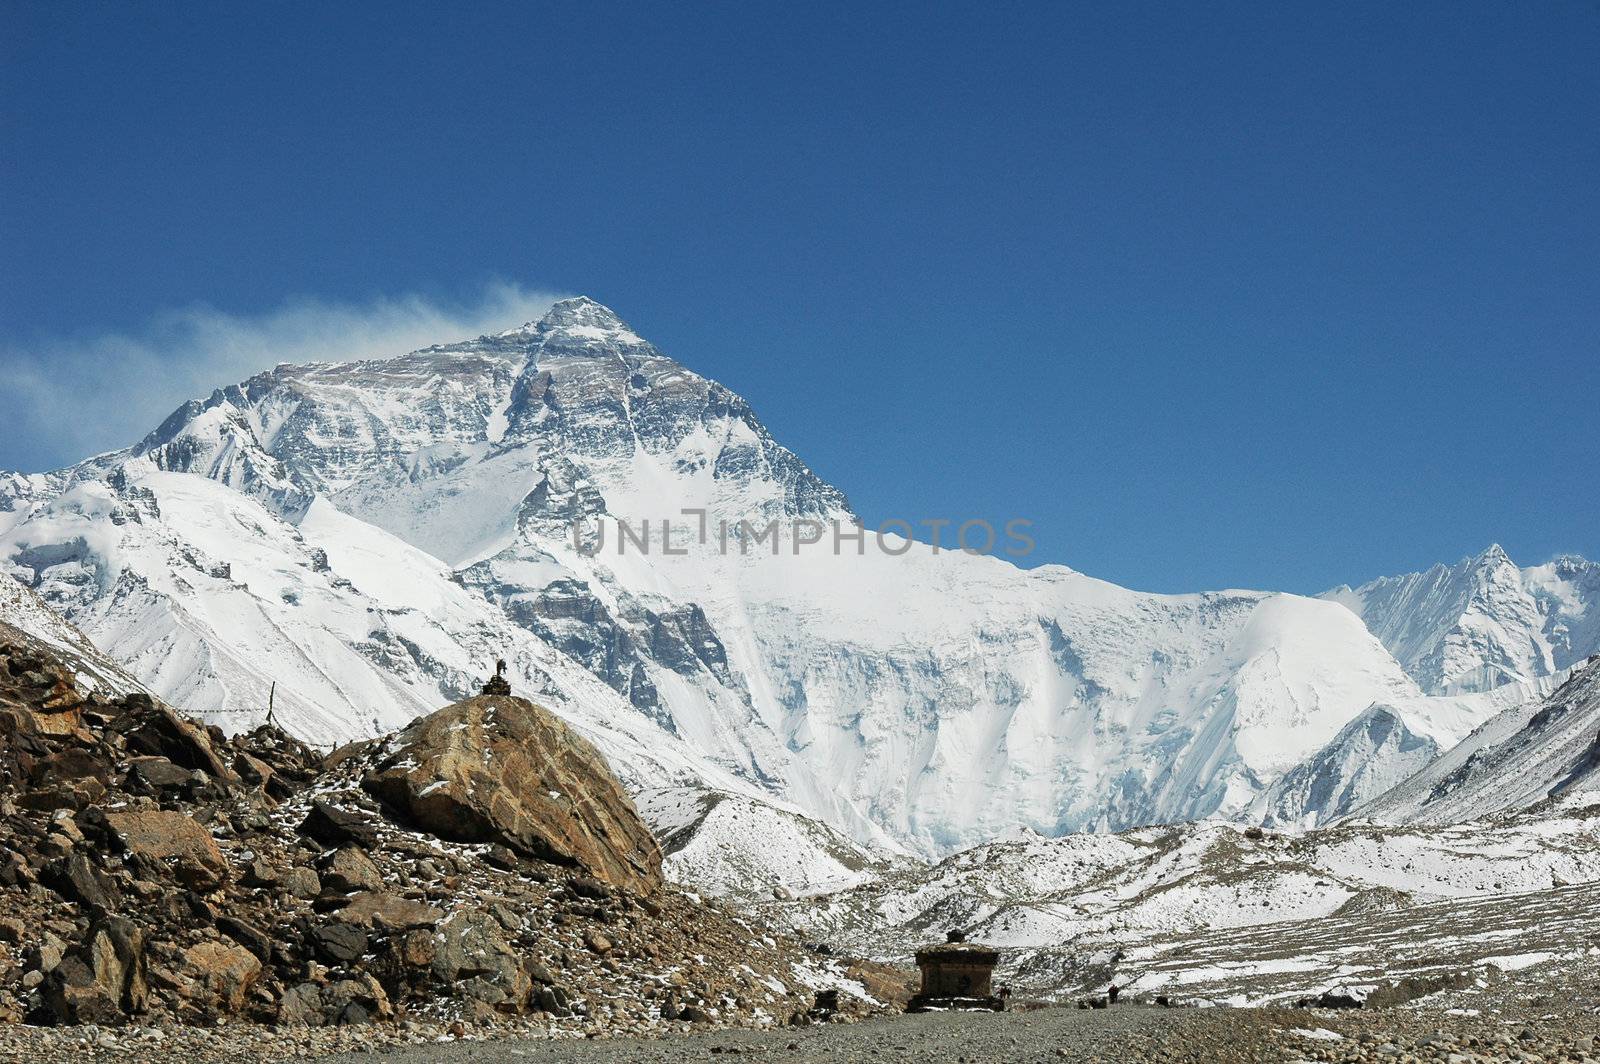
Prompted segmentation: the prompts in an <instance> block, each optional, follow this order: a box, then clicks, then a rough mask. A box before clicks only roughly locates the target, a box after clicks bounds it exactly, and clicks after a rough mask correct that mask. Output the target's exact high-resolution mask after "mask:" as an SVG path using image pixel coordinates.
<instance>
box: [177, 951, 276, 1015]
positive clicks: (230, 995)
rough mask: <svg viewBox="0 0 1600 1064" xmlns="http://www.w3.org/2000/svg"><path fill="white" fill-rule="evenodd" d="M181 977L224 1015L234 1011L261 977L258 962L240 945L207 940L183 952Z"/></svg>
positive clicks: (242, 1003)
mask: <svg viewBox="0 0 1600 1064" xmlns="http://www.w3.org/2000/svg"><path fill="white" fill-rule="evenodd" d="M183 967H184V974H186V975H187V976H189V978H191V979H193V980H194V982H195V983H196V984H198V985H199V986H202V987H204V988H205V990H206V991H207V993H208V994H209V995H210V997H211V998H212V999H213V1000H214V1001H215V1003H216V1004H217V1005H219V1006H220V1007H221V1008H222V1009H223V1010H225V1011H227V1012H238V1011H239V1009H240V1008H241V1007H243V1005H244V1002H245V996H246V995H247V994H249V993H250V988H251V987H253V986H255V985H256V980H257V979H258V978H260V976H261V962H260V961H258V960H256V957H255V954H253V953H251V952H250V951H249V950H247V949H245V948H244V947H243V946H235V945H230V944H228V943H225V942H217V941H207V942H201V943H199V944H198V945H194V946H190V947H189V948H188V949H187V950H185V951H184V952H183Z"/></svg>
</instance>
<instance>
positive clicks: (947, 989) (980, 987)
mask: <svg viewBox="0 0 1600 1064" xmlns="http://www.w3.org/2000/svg"><path fill="white" fill-rule="evenodd" d="M999 962H1000V951H999V950H997V949H995V948H994V947H993V946H982V945H979V944H978V943H976V942H968V941H967V936H966V934H965V932H962V931H959V930H952V931H950V932H949V933H948V934H947V935H946V936H945V941H944V942H941V943H939V944H938V945H936V946H924V947H922V948H921V949H919V950H917V967H918V968H920V969H922V989H921V990H920V991H918V993H917V995H916V996H915V997H913V998H912V999H911V1000H910V1002H908V1003H907V1005H906V1011H907V1012H945V1011H951V1010H974V1011H989V1012H1002V1011H1004V1010H1005V1007H1006V1002H1005V998H1004V997H1002V996H1000V995H997V994H996V993H995V992H994V988H993V985H992V983H993V979H994V966H995V965H996V964H998V963H999Z"/></svg>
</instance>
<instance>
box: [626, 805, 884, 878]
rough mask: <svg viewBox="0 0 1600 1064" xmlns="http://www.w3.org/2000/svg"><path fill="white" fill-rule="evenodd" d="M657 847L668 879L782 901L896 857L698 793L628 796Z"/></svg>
mask: <svg viewBox="0 0 1600 1064" xmlns="http://www.w3.org/2000/svg"><path fill="white" fill-rule="evenodd" d="M634 804H635V805H637V806H638V808H639V815H640V816H642V817H644V819H645V822H646V823H647V824H649V825H650V829H651V830H652V831H653V832H654V833H655V836H656V838H657V839H659V840H660V841H661V852H662V856H663V858H664V860H663V862H662V869H663V871H664V872H665V873H666V875H667V877H668V878H669V879H672V880H675V881H677V882H679V883H683V884H685V885H688V886H692V887H694V888H695V889H696V890H703V891H705V892H707V893H709V894H714V895H718V896H732V897H743V898H773V897H778V898H789V897H795V896H798V895H802V894H815V893H819V892H821V891H826V890H838V889H840V888H841V887H848V886H851V885H853V884H855V883H859V882H862V881H863V880H865V879H867V878H869V877H870V876H871V875H873V874H874V873H878V872H882V871H886V870H887V869H888V868H890V867H891V866H892V865H893V864H894V863H895V861H896V860H897V859H898V858H897V857H896V856H895V855H891V854H888V853H884V852H881V851H878V852H874V851H871V850H867V849H865V848H863V847H861V846H858V845H856V844H855V843H854V842H852V841H851V840H850V839H849V838H847V837H845V836H844V835H841V834H840V833H839V832H837V831H835V830H833V829H832V828H830V827H828V826H827V825H826V824H823V823H820V822H819V821H816V820H812V819H811V818H810V817H807V816H804V815H802V814H801V813H798V812H796V811H794V810H792V809H785V808H782V807H780V806H778V805H775V804H774V803H772V802H766V801H762V800H760V799H757V798H751V797H750V796H748V795H742V794H729V793H727V792H725V791H713V790H706V789H703V788H687V787H671V788H657V789H652V790H648V791H644V792H643V793H640V794H637V795H635V796H634Z"/></svg>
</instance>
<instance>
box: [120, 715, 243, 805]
mask: <svg viewBox="0 0 1600 1064" xmlns="http://www.w3.org/2000/svg"><path fill="white" fill-rule="evenodd" d="M124 705H125V707H126V708H125V709H124V711H123V713H122V715H121V716H119V717H118V718H117V719H116V721H115V722H114V723H113V724H112V728H113V729H114V730H115V731H117V732H120V733H121V734H122V736H123V739H124V741H125V742H126V743H127V744H128V749H129V750H131V751H134V752H136V753H142V754H148V755H150V756H152V757H164V758H166V759H167V760H168V761H171V762H172V763H173V764H175V765H179V766H181V767H183V768H189V769H198V770H200V771H201V772H204V773H206V774H207V775H209V776H213V777H215V778H216V779H218V780H221V781H223V782H225V783H237V782H239V777H238V776H236V775H235V774H234V772H233V770H232V769H230V768H229V767H228V766H227V765H226V764H224V763H223V761H222V758H221V757H219V756H218V755H217V751H216V747H215V746H214V745H213V744H212V741H211V734H210V732H208V731H207V730H206V729H205V728H203V727H201V726H200V725H198V724H196V723H195V722H193V721H191V720H186V719H184V718H183V717H180V716H178V714H177V713H175V712H174V711H173V710H172V709H171V708H170V707H168V706H165V705H162V704H160V703H158V702H155V701H153V700H152V699H151V698H150V696H148V695H145V694H137V693H136V694H131V695H129V696H128V697H127V698H126V699H125V700H124Z"/></svg>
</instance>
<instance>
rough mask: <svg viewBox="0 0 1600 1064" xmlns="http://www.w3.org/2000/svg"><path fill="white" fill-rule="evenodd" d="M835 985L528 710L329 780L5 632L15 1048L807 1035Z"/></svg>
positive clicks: (3, 779) (7, 1005)
mask: <svg viewBox="0 0 1600 1064" xmlns="http://www.w3.org/2000/svg"><path fill="white" fill-rule="evenodd" d="M364 783H365V784H366V785H367V787H368V788H370V789H371V790H372V791H373V792H375V793H377V794H380V795H382V796H383V797H384V800H383V801H382V802H380V801H379V800H378V799H377V798H375V797H374V796H373V794H370V793H368V790H367V789H363V784H364ZM386 813H387V814H389V815H388V816H386ZM821 967H822V962H818V961H816V960H814V959H812V958H810V957H809V956H808V955H807V953H806V952H805V951H804V950H803V949H802V948H801V947H800V946H799V945H798V943H796V942H794V940H793V939H791V938H788V937H786V936H783V935H780V934H775V933H774V932H772V931H771V930H770V929H769V928H767V927H765V926H763V925H760V924H755V923H752V922H750V921H748V920H747V919H744V918H741V917H739V916H738V915H736V914H735V913H733V912H731V911H729V910H727V909H724V908H722V907H720V906H718V905H715V904H708V903H706V902H703V901H701V900H700V899H699V898H697V897H695V896H692V895H688V894H684V893H682V892H680V891H678V890H676V889H674V888H672V887H670V886H666V885H663V884H662V883H661V880H660V858H659V855H658V854H657V851H656V849H655V844H654V842H653V841H652V840H651V838H650V836H649V834H648V833H647V832H646V831H645V829H644V827H643V825H642V824H641V823H640V822H639V820H638V817H637V815H636V814H635V813H634V811H633V807H632V805H631V804H630V803H629V802H628V800H627V798H626V797H625V796H624V795H623V793H622V791H621V789H620V787H619V786H618V784H617V782H616V780H615V778H614V777H613V776H612V775H611V774H610V771H609V770H608V769H607V767H606V765H605V762H604V761H603V760H602V759H601V758H600V756H599V755H598V754H597V753H596V752H595V751H594V749H593V748H592V747H590V746H589V745H588V743H586V742H584V741H583V740H582V739H580V738H578V737H577V736H576V735H574V734H572V733H571V732H570V731H568V730H567V729H566V727H565V726H564V725H562V724H561V722H560V721H558V720H556V719H555V718H553V717H551V716H550V715H549V714H548V713H546V712H545V711H543V710H542V709H539V708H538V707H536V706H534V705H532V704H531V703H528V702H524V701H522V700H520V699H515V698H510V697H488V698H476V699H472V700H470V701H468V702H465V703H461V704H459V705H456V706H452V707H449V708H448V709H445V710H442V711H440V712H439V713H437V714H435V715H434V716H433V717H430V718H428V719H426V720H424V721H421V722H419V723H418V725H417V726H416V727H414V728H412V729H410V730H408V731H407V732H405V733H403V734H401V735H399V736H395V737H392V738H391V739H390V740H388V741H386V742H380V743H371V744H367V745H366V746H365V747H362V748H354V749H348V750H344V751H340V752H338V753H337V754H336V755H332V756H329V757H327V758H324V757H322V756H321V755H319V754H317V753H316V752H315V751H312V750H310V749H308V748H306V747H304V746H302V745H300V744H299V743H297V742H295V741H294V740H293V739H292V738H290V737H289V736H287V735H285V734H283V733H282V732H279V731H277V730H275V729H273V728H270V727H269V728H261V729H258V730H257V731H255V732H251V733H249V734H248V735H242V736H235V737H233V738H226V739H225V738H224V737H223V736H222V735H221V734H220V733H217V732H215V731H213V730H212V729H209V728H206V727H203V726H200V725H196V724H194V723H193V722H192V721H189V720H186V719H184V718H183V717H181V716H179V715H178V714H176V713H174V712H173V711H172V710H171V709H169V708H168V707H166V706H163V705H161V704H159V703H156V702H154V701H152V700H151V699H150V698H149V697H148V696H147V695H145V694H143V693H142V692H134V693H131V694H128V695H119V696H116V697H110V698H107V697H102V696H99V695H93V694H90V693H86V692H84V691H83V690H81V689H79V687H78V686H77V683H76V680H75V675H74V673H73V672H72V671H71V670H69V669H68V668H66V667H64V666H63V664H62V662H61V660H60V659H57V658H54V657H53V656H52V655H51V653H50V652H49V650H48V648H41V647H39V646H37V645H32V644H30V645H22V644H20V643H18V642H15V641H8V640H7V639H6V637H5V633H3V632H0V1023H6V1022H16V1021H21V1020H26V1021H28V1022H30V1023H35V1024H95V1025H99V1026H102V1027H105V1026H112V1025H118V1024H123V1023H130V1022H132V1023H138V1024H141V1025H151V1024H157V1025H167V1024H172V1023H200V1024H207V1025H210V1024H213V1023H216V1022H218V1021H220V1020H223V1019H225V1018H236V1019H242V1020H250V1021H254V1022H259V1023H270V1024H283V1025H308V1026H327V1025H336V1024H353V1023H365V1022H368V1021H378V1020H391V1019H392V1020H409V1021H413V1022H415V1021H419V1020H426V1021H428V1022H434V1023H439V1022H443V1023H445V1024H455V1023H461V1024H465V1023H469V1022H478V1021H482V1022H490V1021H493V1022H502V1021H509V1020H512V1019H515V1018H518V1017H522V1018H526V1021H527V1022H529V1023H533V1022H537V1023H538V1024H539V1025H540V1026H541V1027H544V1028H546V1029H548V1028H549V1027H551V1026H559V1027H563V1028H565V1029H567V1030H570V1031H572V1032H575V1033H577V1032H582V1033H593V1034H600V1033H607V1032H629V1033H636V1034H637V1033H645V1032H648V1031H652V1030H659V1029H661V1028H663V1027H668V1026H674V1025H676V1026H683V1025H685V1024H687V1023H691V1022H700V1023H716V1024H735V1023H738V1024H758V1023H770V1022H781V1021H782V1020H784V1019H787V1018H789V1017H791V1016H795V1015H803V1014H804V1010H805V1008H806V1007H808V1006H809V1003H810V1001H811V992H810V990H809V989H808V988H807V980H811V981H815V980H817V979H818V978H822V979H828V978H836V977H837V976H836V974H833V973H830V974H823V973H822V972H821V971H820V968H821Z"/></svg>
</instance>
